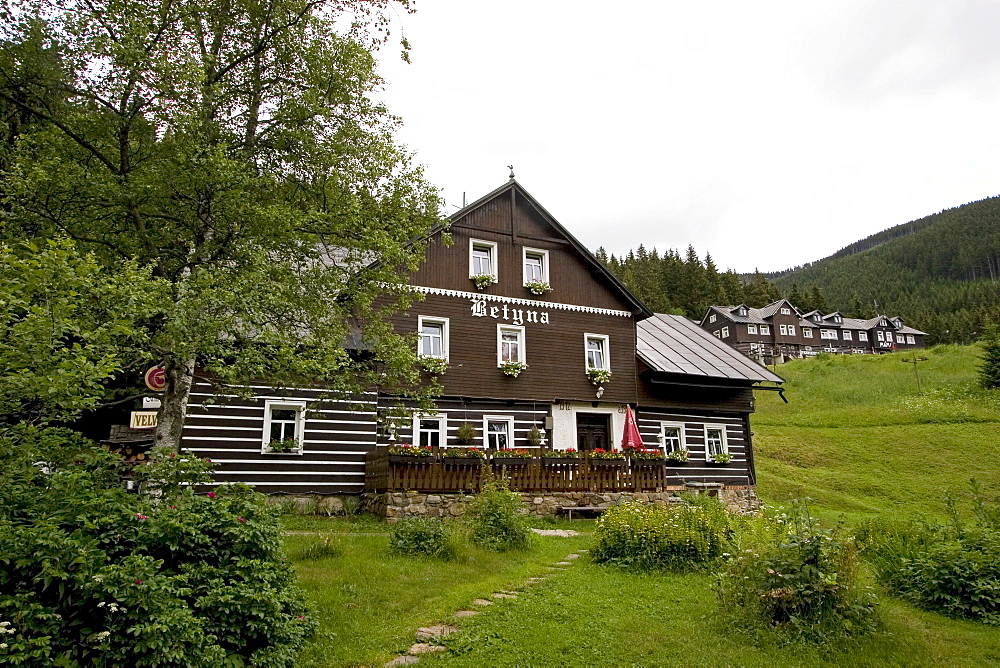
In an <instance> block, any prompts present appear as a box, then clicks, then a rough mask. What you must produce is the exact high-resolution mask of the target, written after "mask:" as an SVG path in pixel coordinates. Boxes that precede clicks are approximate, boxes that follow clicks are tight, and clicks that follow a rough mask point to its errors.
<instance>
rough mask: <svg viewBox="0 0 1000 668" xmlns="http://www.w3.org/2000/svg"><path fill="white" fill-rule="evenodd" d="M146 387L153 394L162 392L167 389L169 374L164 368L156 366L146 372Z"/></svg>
mask: <svg viewBox="0 0 1000 668" xmlns="http://www.w3.org/2000/svg"><path fill="white" fill-rule="evenodd" d="M146 387H148V388H149V389H151V390H152V391H153V392H162V391H163V390H164V389H166V387H167V374H166V372H165V371H164V369H163V367H162V366H154V367H152V368H151V369H150V370H149V371H147V372H146Z"/></svg>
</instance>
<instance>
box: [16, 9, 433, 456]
mask: <svg viewBox="0 0 1000 668" xmlns="http://www.w3.org/2000/svg"><path fill="white" fill-rule="evenodd" d="M16 4H17V3H14V2H5V3H4V5H3V8H4V9H3V10H2V11H3V16H4V19H5V20H4V21H0V62H2V63H3V65H4V66H3V67H2V68H0V104H2V105H5V107H4V108H5V109H6V110H7V111H8V113H5V114H4V115H3V116H2V120H0V123H3V124H4V127H3V128H2V129H3V130H4V132H3V135H4V137H5V139H7V143H6V144H5V145H4V147H3V151H2V153H3V155H2V157H0V164H3V166H4V180H3V184H2V186H0V189H2V191H3V196H4V204H5V209H4V216H3V218H2V221H0V239H3V240H13V241H20V240H31V239H60V238H62V237H66V236H68V237H70V238H72V239H74V240H76V243H77V244H78V245H79V247H80V248H81V249H83V250H85V251H88V252H91V253H93V254H94V257H95V258H96V261H97V263H98V264H99V266H100V267H101V268H103V269H104V270H108V272H109V275H113V272H111V271H110V270H112V269H116V268H118V267H121V266H123V265H124V266H126V267H130V266H131V267H138V268H141V269H147V268H148V270H149V272H151V274H152V276H153V277H154V278H155V279H156V280H157V285H158V286H159V287H160V288H161V289H160V291H159V294H158V295H157V297H158V298H157V299H156V300H155V302H154V303H155V310H154V312H153V313H151V314H150V315H149V317H146V318H144V319H142V321H141V323H142V325H143V334H144V336H145V337H146V338H147V339H148V343H147V344H146V345H145V351H146V354H147V355H149V354H152V353H150V351H155V358H156V360H157V361H162V363H163V365H164V369H165V373H166V377H167V387H166V390H165V392H164V395H163V409H162V410H161V413H160V423H159V428H158V434H157V436H158V439H161V440H165V441H166V442H167V443H171V444H173V445H174V446H176V445H177V443H178V442H179V435H180V425H179V421H180V415H181V412H180V407H181V406H183V404H184V403H185V402H186V400H187V393H188V388H187V383H188V382H189V380H190V374H191V372H192V368H191V367H192V366H193V365H194V364H195V362H196V361H197V363H199V364H200V365H203V366H204V367H206V368H208V369H209V370H210V371H212V372H214V373H215V374H217V375H218V376H220V377H221V378H223V379H224V380H226V381H233V382H236V383H238V382H240V381H247V380H249V379H253V378H260V377H275V378H281V379H282V380H283V381H284V382H287V383H290V384H291V383H296V382H308V383H312V384H315V383H322V384H324V385H325V386H326V387H328V388H329V389H330V391H331V392H338V391H339V392H342V393H344V394H347V395H353V394H357V393H360V392H361V391H364V390H366V389H367V388H370V387H372V386H374V385H379V386H380V387H383V388H388V387H389V386H393V387H395V388H396V390H398V392H397V391H396V390H392V389H389V390H388V391H389V392H392V393H396V394H408V395H413V396H417V397H419V398H426V397H427V396H429V393H430V392H431V391H432V390H433V385H431V386H430V387H428V384H427V383H425V382H422V379H421V377H420V373H419V369H418V367H417V364H416V355H415V350H414V346H413V344H412V339H411V337H407V336H402V335H399V334H397V333H395V332H394V331H393V329H392V327H391V326H390V325H389V324H388V323H387V322H386V316H387V315H388V313H389V312H392V311H394V310H395V309H397V308H398V307H401V306H406V305H408V304H409V302H410V301H411V299H412V295H411V294H410V293H408V292H407V291H406V289H405V286H406V283H407V280H406V278H407V275H408V274H407V272H409V271H411V270H413V269H415V268H416V267H417V265H418V264H419V262H420V260H421V259H422V258H423V256H424V248H425V242H424V241H422V240H423V239H424V238H425V234H426V232H427V231H428V230H429V229H431V228H432V227H433V226H434V225H436V224H437V223H439V222H440V214H439V196H438V193H437V191H436V189H435V188H433V187H432V186H431V185H430V184H428V183H427V182H426V180H425V179H424V176H423V173H422V170H421V168H420V167H419V166H417V165H414V164H413V162H412V158H411V155H410V153H409V151H407V150H405V149H404V148H403V147H401V146H400V145H398V144H397V143H396V141H395V139H394V133H395V129H396V126H397V124H398V119H396V118H395V117H393V116H391V115H390V114H389V113H388V111H387V110H386V109H385V107H384V106H383V105H381V104H379V103H378V102H377V101H375V99H374V96H375V95H376V94H377V90H378V88H379V87H380V85H381V80H380V79H379V77H378V74H377V71H376V60H375V57H374V56H373V53H372V51H373V50H374V49H375V48H377V46H378V45H379V44H380V43H381V42H382V41H384V35H385V34H387V32H385V31H384V26H385V23H386V22H387V21H388V20H389V17H390V16H392V15H393V14H394V12H395V6H394V3H392V2H391V1H390V0H375V1H374V2H355V1H348V2H318V3H316V2H308V1H307V0H268V1H267V2H264V3H263V4H262V3H258V2H255V1H251V0H236V1H235V2H230V3H228V4H226V5H225V6H222V5H218V4H213V3H193V4H192V3H168V4H162V3H160V2H155V1H153V0H137V1H135V2H130V3H121V2H117V1H116V0H98V1H97V2H94V3H91V4H88V5H86V7H84V6H81V5H79V4H78V3H76V2H73V1H72V0H54V1H53V2H50V3H47V4H46V8H45V11H39V12H34V11H21V10H20V9H17V8H16V7H15V5H16ZM401 4H402V6H404V7H408V3H406V2H405V0H404V2H402V3H401ZM67 91H72V94H68V93H67ZM11 108H14V109H16V111H17V113H9V111H10V109H11ZM22 121H24V122H22ZM414 240H417V241H414ZM57 335H58V336H62V335H63V331H59V332H58V333H57ZM359 339H363V340H364V342H365V350H366V352H369V353H370V354H371V357H372V358H377V359H379V360H380V361H381V362H383V363H384V367H383V366H382V365H378V367H376V365H373V364H371V363H370V361H369V360H368V359H365V358H364V356H357V355H352V354H349V352H348V351H347V350H346V349H345V342H346V341H356V340H359ZM122 342H125V339H124V338H123V339H122ZM64 347H65V344H64ZM95 352H96V351H95ZM66 360H67V363H68V364H71V363H75V360H76V358H75V357H74V356H72V355H67V356H66ZM81 360H82V361H81V362H80V363H81V364H82V363H84V362H89V363H91V364H95V366H96V367H97V368H96V369H95V371H94V373H93V374H92V376H94V377H95V378H96V379H97V381H96V382H100V381H101V380H103V379H104V378H106V377H107V375H108V373H109V372H110V371H112V370H114V363H113V362H108V363H104V360H103V358H101V357H100V356H98V357H97V359H96V360H95V358H94V357H90V356H88V357H81ZM109 367H110V368H109ZM57 387H58V386H57Z"/></svg>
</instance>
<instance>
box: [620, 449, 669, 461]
mask: <svg viewBox="0 0 1000 668" xmlns="http://www.w3.org/2000/svg"><path fill="white" fill-rule="evenodd" d="M628 456H629V457H630V458H632V459H642V460H646V461H649V460H656V459H660V460H662V459H663V458H664V457H663V451H662V450H657V449H655V448H629V451H628Z"/></svg>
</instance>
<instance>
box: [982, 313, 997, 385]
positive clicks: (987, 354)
mask: <svg viewBox="0 0 1000 668" xmlns="http://www.w3.org/2000/svg"><path fill="white" fill-rule="evenodd" d="M981 343H982V346H983V359H982V362H981V363H980V365H979V383H980V385H982V386H983V387H985V388H987V389H991V388H996V387H1000V329H997V327H996V326H990V327H989V328H988V329H987V332H986V336H984V337H983V340H982V342H981Z"/></svg>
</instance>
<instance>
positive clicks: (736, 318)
mask: <svg viewBox="0 0 1000 668" xmlns="http://www.w3.org/2000/svg"><path fill="white" fill-rule="evenodd" d="M738 308H739V306H710V307H709V308H708V312H706V314H705V318H703V319H702V321H703V322H704V321H705V320H706V319H707V318H708V316H709V315H710V314H711V313H712V311H714V312H715V313H718V314H719V315H721V316H722V317H723V318H725V319H726V320H729V321H730V322H743V323H750V324H759V325H766V324H768V322H767V321H766V320H764V319H763V318H762V317H760V309H756V308H750V307H749V306H748V307H747V314H746V315H745V316H740V315H736V313H734V311H735V310H736V309H738Z"/></svg>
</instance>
